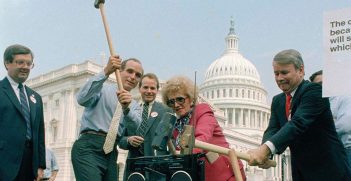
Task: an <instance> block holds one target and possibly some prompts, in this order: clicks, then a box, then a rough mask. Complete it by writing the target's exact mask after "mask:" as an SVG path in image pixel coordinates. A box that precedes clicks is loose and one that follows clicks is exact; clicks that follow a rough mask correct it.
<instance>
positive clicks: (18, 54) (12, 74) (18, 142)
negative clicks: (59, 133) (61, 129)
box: [0, 45, 45, 181]
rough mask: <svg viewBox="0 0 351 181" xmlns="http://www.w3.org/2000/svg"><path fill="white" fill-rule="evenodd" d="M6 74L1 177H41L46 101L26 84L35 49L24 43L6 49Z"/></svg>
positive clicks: (0, 91)
mask: <svg viewBox="0 0 351 181" xmlns="http://www.w3.org/2000/svg"><path fill="white" fill-rule="evenodd" d="M4 65H5V68H6V70H7V76H6V77H5V78H4V79H3V80H1V81H0V98H1V101H0V180H15V181H27V180H34V179H37V180H40V179H41V177H42V176H43V170H44V169H45V139H44V116H43V106H42V105H43V104H42V100H41V97H40V95H39V94H38V93H36V92H35V91H33V90H32V89H30V88H29V87H27V86H25V85H23V83H24V82H25V81H26V80H27V78H28V76H29V73H30V70H31V69H32V68H33V66H34V63H33V53H32V51H31V50H30V49H29V48H27V47H25V46H22V45H12V46H9V47H7V48H6V50H5V52H4Z"/></svg>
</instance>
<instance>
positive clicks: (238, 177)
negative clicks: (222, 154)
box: [228, 149, 243, 181]
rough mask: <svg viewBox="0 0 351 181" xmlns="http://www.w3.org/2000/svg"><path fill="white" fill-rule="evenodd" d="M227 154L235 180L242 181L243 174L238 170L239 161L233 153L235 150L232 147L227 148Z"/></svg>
mask: <svg viewBox="0 0 351 181" xmlns="http://www.w3.org/2000/svg"><path fill="white" fill-rule="evenodd" d="M228 156H229V159H230V164H231V165H232V167H233V172H234V175H235V180H236V181H243V176H242V175H241V172H240V166H239V163H238V157H237V156H236V154H235V150H234V149H229V151H228Z"/></svg>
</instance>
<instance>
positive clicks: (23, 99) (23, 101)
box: [18, 83, 32, 140]
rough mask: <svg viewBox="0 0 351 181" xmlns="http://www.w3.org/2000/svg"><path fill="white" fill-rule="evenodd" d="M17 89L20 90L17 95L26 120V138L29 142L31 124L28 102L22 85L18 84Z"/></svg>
mask: <svg viewBox="0 0 351 181" xmlns="http://www.w3.org/2000/svg"><path fill="white" fill-rule="evenodd" d="M18 88H19V90H20V91H19V92H20V93H19V95H20V101H21V108H22V113H23V116H24V119H25V120H26V124H27V131H26V137H27V139H28V140H30V139H32V129H31V124H30V112H29V107H28V102H27V98H26V94H25V93H24V87H23V84H22V83H19V84H18Z"/></svg>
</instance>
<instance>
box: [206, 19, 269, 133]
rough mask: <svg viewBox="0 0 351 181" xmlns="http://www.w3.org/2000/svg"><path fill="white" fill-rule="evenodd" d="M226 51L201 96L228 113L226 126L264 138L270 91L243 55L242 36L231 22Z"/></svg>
mask: <svg viewBox="0 0 351 181" xmlns="http://www.w3.org/2000/svg"><path fill="white" fill-rule="evenodd" d="M225 41H226V49H225V51H224V53H223V54H222V56H220V57H219V58H218V59H216V60H215V61H214V62H213V63H212V64H211V65H210V66H209V67H208V69H207V71H206V74H205V81H204V83H203V84H201V85H200V94H201V96H202V97H204V98H205V99H207V100H209V101H210V102H211V103H212V104H213V105H215V106H216V107H217V108H219V109H220V110H222V111H223V112H224V116H225V118H226V120H225V121H224V123H222V124H224V126H225V127H228V128H231V129H234V130H236V131H238V132H242V133H244V134H250V135H252V136H255V135H257V136H261V135H262V133H263V130H264V129H265V128H266V126H267V123H268V119H269V116H270V110H269V106H268V104H267V91H266V90H265V89H264V87H263V85H262V83H261V80H260V75H259V73H258V71H257V69H256V67H255V66H254V65H253V64H252V63H251V62H250V61H249V60H247V59H246V58H245V57H244V56H243V55H241V54H240V52H239V37H238V36H237V35H236V34H235V31H234V21H233V20H232V21H231V27H230V29H229V33H228V35H227V37H226V38H225Z"/></svg>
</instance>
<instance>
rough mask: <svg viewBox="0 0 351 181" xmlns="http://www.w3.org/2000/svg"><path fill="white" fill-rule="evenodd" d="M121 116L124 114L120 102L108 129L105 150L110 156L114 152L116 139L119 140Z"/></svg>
mask: <svg viewBox="0 0 351 181" xmlns="http://www.w3.org/2000/svg"><path fill="white" fill-rule="evenodd" d="M121 114H122V107H121V105H120V104H119V102H117V107H116V111H115V114H113V118H112V121H111V124H110V128H109V129H108V132H107V135H106V139H105V143H104V146H103V150H104V152H105V154H108V153H110V152H111V151H112V150H113V146H114V145H115V142H116V138H117V132H118V127H119V121H120V119H121Z"/></svg>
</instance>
